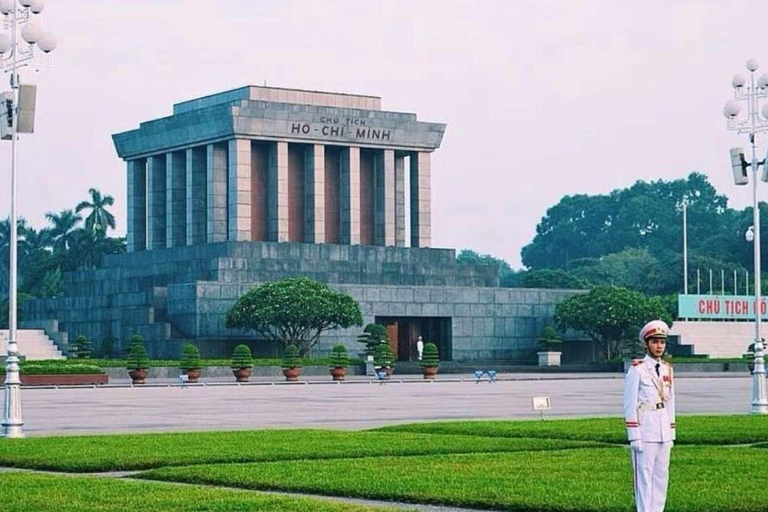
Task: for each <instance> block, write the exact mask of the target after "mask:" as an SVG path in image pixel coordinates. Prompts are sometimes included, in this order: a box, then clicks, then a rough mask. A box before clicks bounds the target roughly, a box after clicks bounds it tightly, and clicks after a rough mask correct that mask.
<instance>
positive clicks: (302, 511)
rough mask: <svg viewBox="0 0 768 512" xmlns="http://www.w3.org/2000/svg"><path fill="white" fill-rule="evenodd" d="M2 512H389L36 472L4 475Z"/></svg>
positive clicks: (1, 478)
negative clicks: (234, 511) (252, 511)
mask: <svg viewBox="0 0 768 512" xmlns="http://www.w3.org/2000/svg"><path fill="white" fill-rule="evenodd" d="M0 503H2V504H3V506H2V510H3V512H29V511H31V510H34V511H35V512H47V511H50V512H79V511H91V510H99V511H104V512H109V511H114V512H124V511H126V510H147V511H150V510H152V511H154V510H174V511H199V510H207V511H222V512H223V511H232V510H258V511H261V512H307V511H312V512H334V511H341V512H374V511H386V510H392V509H389V508H378V507H375V508H374V507H367V506H362V505H351V504H344V503H340V502H334V501H329V500H322V499H311V498H292V497H285V496H275V495H269V494H259V493H253V492H248V491H238V490H234V489H233V490H229V489H211V488H204V487H198V486H183V487H182V486H176V485H169V484H160V485H158V483H150V482H139V481H128V480H115V479H108V478H89V477H82V476H81V477H76V476H65V477H62V476H54V475H41V474H31V473H0Z"/></svg>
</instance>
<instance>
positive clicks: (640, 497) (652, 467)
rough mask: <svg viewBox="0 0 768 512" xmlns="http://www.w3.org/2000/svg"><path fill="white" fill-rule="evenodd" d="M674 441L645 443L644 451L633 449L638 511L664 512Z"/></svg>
mask: <svg viewBox="0 0 768 512" xmlns="http://www.w3.org/2000/svg"><path fill="white" fill-rule="evenodd" d="M671 451H672V443H671V442H666V443H643V451H642V452H640V453H637V452H634V451H632V452H631V453H632V470H633V473H634V479H635V503H636V504H637V512H664V504H665V503H666V501H667V484H668V483H669V454H670V452H671Z"/></svg>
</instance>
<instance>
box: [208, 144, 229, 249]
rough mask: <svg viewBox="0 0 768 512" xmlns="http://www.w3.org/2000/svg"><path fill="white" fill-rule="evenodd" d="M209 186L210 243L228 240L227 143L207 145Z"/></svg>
mask: <svg viewBox="0 0 768 512" xmlns="http://www.w3.org/2000/svg"><path fill="white" fill-rule="evenodd" d="M206 151H207V153H206V160H207V165H206V169H207V176H206V177H207V180H206V184H207V188H208V194H207V195H208V197H207V202H208V205H207V206H208V216H207V221H208V227H207V229H206V234H207V236H206V239H207V241H208V243H214V242H225V241H226V240H227V145H226V143H224V144H208V145H207V146H206Z"/></svg>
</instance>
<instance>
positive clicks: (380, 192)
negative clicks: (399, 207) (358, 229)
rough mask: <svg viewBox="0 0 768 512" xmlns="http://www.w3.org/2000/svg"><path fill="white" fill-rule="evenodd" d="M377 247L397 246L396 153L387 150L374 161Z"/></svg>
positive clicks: (375, 241) (375, 239)
mask: <svg viewBox="0 0 768 512" xmlns="http://www.w3.org/2000/svg"><path fill="white" fill-rule="evenodd" d="M374 176H375V184H376V190H375V197H376V201H375V202H376V223H375V227H376V231H375V237H374V243H375V244H376V245H387V246H392V245H395V152H394V150H391V149H385V150H382V151H380V152H377V153H376V156H375V159H374Z"/></svg>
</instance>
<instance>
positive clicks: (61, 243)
mask: <svg viewBox="0 0 768 512" xmlns="http://www.w3.org/2000/svg"><path fill="white" fill-rule="evenodd" d="M45 218H46V219H48V221H49V222H50V223H51V228H50V229H49V231H50V236H51V240H52V241H53V252H55V253H64V252H66V251H67V250H68V249H69V247H70V246H71V245H72V236H73V235H72V232H73V231H74V230H75V228H76V227H77V224H78V223H79V222H80V221H81V220H83V218H82V217H81V216H80V215H78V214H76V213H75V212H73V211H72V210H61V212H60V213H52V212H48V213H46V214H45Z"/></svg>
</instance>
